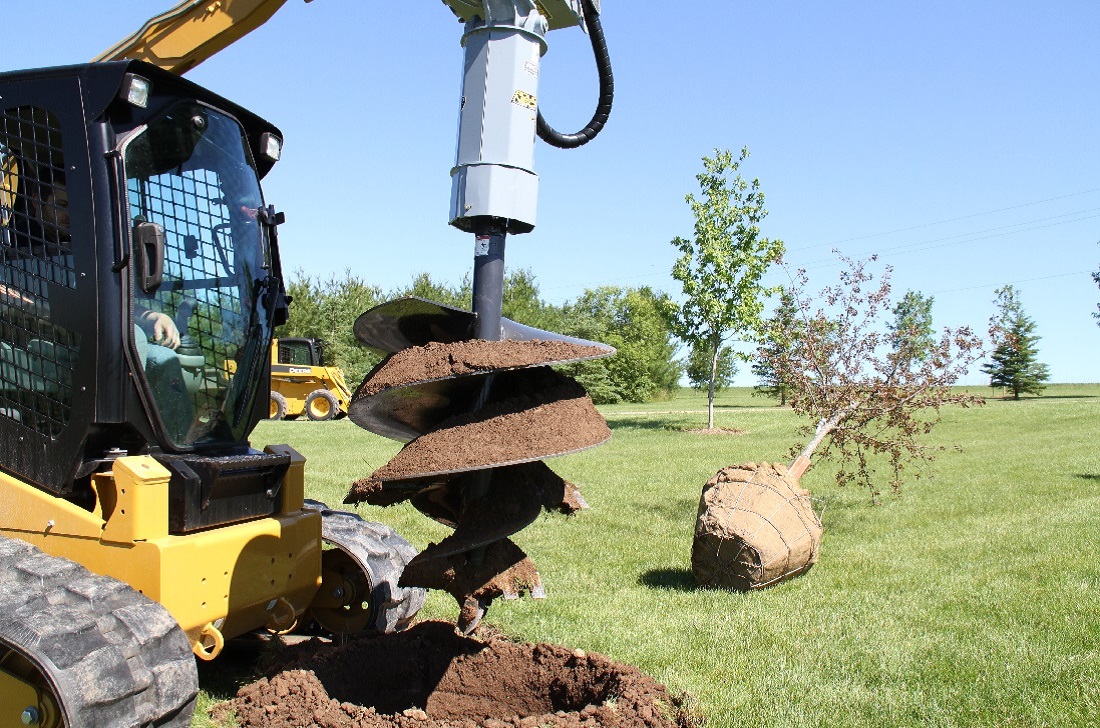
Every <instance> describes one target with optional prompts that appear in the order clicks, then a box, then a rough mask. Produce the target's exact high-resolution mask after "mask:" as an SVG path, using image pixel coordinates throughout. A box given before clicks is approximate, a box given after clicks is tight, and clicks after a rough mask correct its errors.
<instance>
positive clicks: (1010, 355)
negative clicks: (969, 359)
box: [982, 285, 1050, 399]
mask: <svg viewBox="0 0 1100 728" xmlns="http://www.w3.org/2000/svg"><path fill="white" fill-rule="evenodd" d="M996 296H997V297H996V299H995V300H994V303H995V304H996V305H997V313H995V314H994V315H993V317H992V318H990V320H989V326H990V333H991V335H992V337H993V344H994V348H993V353H992V354H990V362H989V363H988V364H983V365H982V371H983V372H985V373H986V374H988V375H989V384H990V386H991V387H1004V388H1005V389H1009V390H1012V398H1013V399H1019V398H1020V395H1021V394H1035V395H1038V394H1042V392H1043V383H1044V382H1046V381H1047V380H1049V379H1050V371H1049V369H1048V368H1047V365H1046V364H1043V363H1041V362H1040V361H1039V349H1038V347H1037V346H1036V344H1037V343H1038V341H1039V339H1041V338H1042V337H1041V336H1038V335H1037V334H1036V333H1035V321H1034V320H1032V319H1031V318H1030V317H1029V316H1028V315H1027V314H1025V313H1024V307H1023V304H1022V303H1021V302H1020V292H1019V291H1017V290H1016V288H1015V287H1014V286H1010V285H1009V286H1003V287H1001V288H998V289H997V290H996Z"/></svg>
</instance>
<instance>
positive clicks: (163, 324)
mask: <svg viewBox="0 0 1100 728" xmlns="http://www.w3.org/2000/svg"><path fill="white" fill-rule="evenodd" d="M138 324H139V325H140V326H141V328H142V330H144V331H145V333H146V334H148V336H149V337H150V338H151V339H152V340H153V343H154V344H160V345H161V346H167V347H168V348H169V349H175V348H176V347H177V346H179V345H180V332H179V329H177V328H176V322H175V321H173V320H172V318H171V317H170V316H168V315H167V314H163V313H161V312H159V311H144V312H142V313H140V314H139V315H138Z"/></svg>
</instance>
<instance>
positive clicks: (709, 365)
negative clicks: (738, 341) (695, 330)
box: [685, 346, 737, 390]
mask: <svg viewBox="0 0 1100 728" xmlns="http://www.w3.org/2000/svg"><path fill="white" fill-rule="evenodd" d="M686 363H687V367H686V369H685V374H687V378H688V381H689V382H691V387H692V389H703V388H704V387H709V386H710V383H711V375H712V374H714V375H715V376H714V388H715V390H720V389H725V388H726V387H729V386H730V385H732V384H733V378H734V377H735V376H737V357H736V356H734V353H733V349H731V348H730V347H728V346H723V347H722V351H721V352H720V353H719V354H718V367H717V370H715V369H714V357H713V356H712V355H711V352H710V351H709V350H708V349H700V348H699V347H697V346H692V347H691V351H690V352H689V353H688V358H687V362H686Z"/></svg>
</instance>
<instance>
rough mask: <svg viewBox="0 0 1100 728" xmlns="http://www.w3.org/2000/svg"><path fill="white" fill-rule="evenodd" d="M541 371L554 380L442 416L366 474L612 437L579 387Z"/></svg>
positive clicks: (474, 461) (533, 454)
mask: <svg viewBox="0 0 1100 728" xmlns="http://www.w3.org/2000/svg"><path fill="white" fill-rule="evenodd" d="M546 376H547V379H548V380H550V379H553V380H556V381H554V382H553V383H552V384H551V386H547V387H545V388H543V389H540V390H538V391H535V392H532V393H531V394H528V395H523V396H518V397H511V398H509V399H505V400H502V401H499V402H495V403H493V404H491V405H489V406H487V407H485V408H484V409H481V410H478V411H476V412H471V413H467V414H464V415H461V416H458V417H453V418H451V419H449V420H447V421H445V422H443V423H442V424H441V425H440V426H439V427H438V428H437V429H436V430H433V431H432V432H429V433H426V434H424V435H421V436H420V437H418V438H417V439H415V440H413V441H412V442H410V443H409V444H407V445H406V446H405V447H404V448H403V449H402V450H401V452H399V453H398V454H397V456H396V457H394V459H393V460H391V461H390V462H388V463H386V465H384V466H382V467H381V468H379V469H378V470H376V471H375V472H374V473H373V474H372V476H371V477H372V478H376V479H378V480H403V479H407V478H417V477H424V476H427V475H430V474H434V473H447V472H455V471H460V470H473V469H477V468H486V467H491V466H494V465H504V464H511V463H519V462H524V461H527V460H536V459H541V458H545V457H552V456H554V455H563V454H565V453H570V452H575V451H577V450H582V449H584V448H586V447H592V446H594V445H598V444H600V443H601V442H604V441H606V440H607V439H608V438H610V437H611V430H610V429H609V428H608V427H607V423H606V422H605V421H604V419H603V416H602V415H600V413H599V412H598V411H596V407H595V405H593V404H592V400H591V399H590V398H589V397H588V394H587V393H586V392H585V391H584V387H582V386H581V385H580V384H578V383H577V382H575V381H574V380H572V379H570V378H568V377H565V376H562V375H558V374H556V373H554V372H551V371H549V370H547V371H546Z"/></svg>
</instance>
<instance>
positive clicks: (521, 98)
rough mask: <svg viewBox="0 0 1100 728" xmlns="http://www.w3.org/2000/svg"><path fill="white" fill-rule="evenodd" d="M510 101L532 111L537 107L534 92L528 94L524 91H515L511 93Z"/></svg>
mask: <svg viewBox="0 0 1100 728" xmlns="http://www.w3.org/2000/svg"><path fill="white" fill-rule="evenodd" d="M512 103H513V104H515V105H516V106H522V107H523V108H525V109H530V110H531V111H534V110H535V109H537V108H538V105H539V103H538V100H537V99H536V98H535V95H534V94H529V93H527V92H526V91H516V92H515V93H514V94H512Z"/></svg>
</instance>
